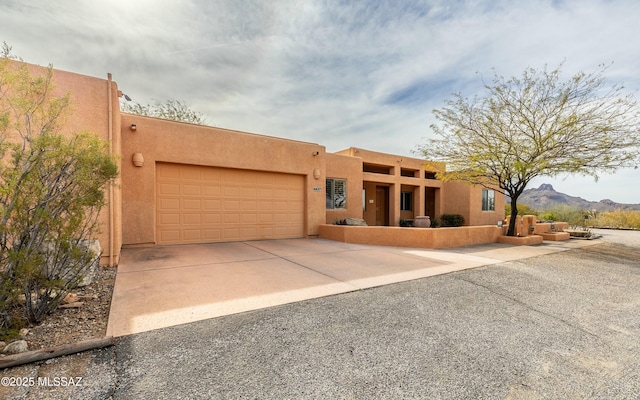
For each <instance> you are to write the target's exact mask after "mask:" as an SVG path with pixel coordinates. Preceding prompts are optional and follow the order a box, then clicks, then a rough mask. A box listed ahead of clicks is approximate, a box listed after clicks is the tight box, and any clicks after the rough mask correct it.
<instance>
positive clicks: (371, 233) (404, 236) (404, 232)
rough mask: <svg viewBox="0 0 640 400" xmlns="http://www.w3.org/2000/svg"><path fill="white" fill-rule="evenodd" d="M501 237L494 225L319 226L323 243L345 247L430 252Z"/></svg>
mask: <svg viewBox="0 0 640 400" xmlns="http://www.w3.org/2000/svg"><path fill="white" fill-rule="evenodd" d="M501 235H502V228H499V227H497V226H495V225H494V226H489V225H485V226H462V227H457V228H438V229H431V228H401V227H382V226H339V225H321V226H320V237H321V238H323V239H329V240H336V241H339V242H345V243H357V244H372V245H379V246H398V247H417V248H420V247H422V248H429V249H448V248H452V247H460V246H470V245H476V244H482V243H495V242H497V241H498V238H500V237H501Z"/></svg>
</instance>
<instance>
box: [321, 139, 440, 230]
mask: <svg viewBox="0 0 640 400" xmlns="http://www.w3.org/2000/svg"><path fill="white" fill-rule="evenodd" d="M338 154H342V155H348V156H352V157H359V158H361V159H362V163H363V166H364V165H365V164H367V165H373V166H376V167H384V169H385V170H386V171H387V172H388V173H376V172H363V173H362V180H363V181H364V185H363V187H364V189H365V191H366V199H365V202H366V204H365V210H364V213H363V217H364V219H365V220H366V221H367V223H368V224H369V225H374V224H375V223H376V209H377V208H379V207H378V205H377V204H376V201H377V198H376V197H377V196H376V187H378V186H382V187H387V188H388V190H389V197H388V200H387V208H388V210H389V215H388V219H389V225H391V226H398V225H399V222H400V219H402V218H415V217H417V216H421V215H424V214H425V201H426V195H425V188H426V187H430V188H434V189H440V188H442V182H441V181H439V180H435V179H427V178H426V172H427V171H428V169H427V167H426V163H425V161H424V160H421V159H418V158H412V157H406V156H399V155H395V154H386V153H379V152H375V151H370V150H365V149H360V148H355V147H351V148H349V149H345V150H342V151H339V152H338ZM403 171H404V172H405V173H406V175H405V173H403ZM407 175H408V176H407ZM403 191H410V192H412V193H413V197H412V199H413V209H412V210H411V211H400V199H401V192H403ZM440 193H441V191H440V190H436V196H437V198H434V199H431V200H432V201H431V202H432V203H433V204H434V205H435V206H434V208H435V210H436V213H439V212H440V208H441V204H442V200H441V198H440V197H439V196H440V195H441V194H440ZM327 221H329V220H327Z"/></svg>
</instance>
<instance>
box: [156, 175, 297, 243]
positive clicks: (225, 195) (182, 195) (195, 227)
mask: <svg viewBox="0 0 640 400" xmlns="http://www.w3.org/2000/svg"><path fill="white" fill-rule="evenodd" d="M156 191H157V192H156V224H157V226H156V228H157V229H156V241H157V243H158V244H178V243H207V242H232V241H242V240H256V239H283V238H298V237H303V236H304V177H303V176H301V175H291V174H280V173H273V172H263V171H249V170H239V169H229V168H217V167H203V166H196V165H184V164H169V163H158V164H156Z"/></svg>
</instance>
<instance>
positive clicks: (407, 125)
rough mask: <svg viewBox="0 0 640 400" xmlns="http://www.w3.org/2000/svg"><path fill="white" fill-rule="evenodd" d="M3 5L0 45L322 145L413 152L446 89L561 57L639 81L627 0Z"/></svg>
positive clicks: (238, 123)
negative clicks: (109, 75)
mask: <svg viewBox="0 0 640 400" xmlns="http://www.w3.org/2000/svg"><path fill="white" fill-rule="evenodd" d="M0 8H1V11H2V15H3V24H2V26H0V40H6V41H7V42H8V43H9V44H10V45H13V46H14V50H15V52H16V53H17V54H18V55H19V56H21V57H23V58H24V59H26V60H27V61H29V62H34V63H39V64H47V63H50V62H51V63H53V64H54V66H55V67H57V68H61V69H65V70H70V71H74V72H79V73H83V74H88V75H93V76H106V73H107V72H112V73H113V75H114V79H115V80H116V81H117V82H118V84H119V87H120V88H121V89H122V90H123V91H124V92H125V93H127V94H128V95H130V96H131V97H133V99H134V100H135V101H139V102H141V103H146V102H151V101H153V100H154V99H166V98H175V99H179V100H185V101H187V102H189V103H190V104H191V105H192V106H193V107H194V108H196V109H197V110H199V111H201V112H203V113H205V114H206V115H207V117H208V119H209V120H210V121H212V123H214V124H216V125H218V126H222V127H226V128H232V129H239V130H246V131H250V132H258V133H263V134H270V135H276V136H281V137H288V138H291V139H296V140H305V141H310V142H316V143H320V144H323V145H326V146H327V148H328V149H330V150H339V149H342V148H346V147H349V146H358V147H365V148H371V149H372V150H377V151H386V152H395V153H399V154H402V155H411V150H412V149H414V148H415V147H416V145H417V144H418V143H420V142H422V141H423V138H424V137H428V136H429V135H430V134H431V131H430V129H429V124H430V123H431V122H433V116H432V114H431V110H432V109H433V108H440V107H442V106H443V105H444V103H445V101H446V99H448V98H449V97H450V96H451V94H452V93H454V92H461V93H463V94H464V95H466V96H473V95H474V94H475V93H478V92H479V91H480V90H481V89H482V81H481V79H482V78H485V79H490V77H491V76H492V74H493V70H492V68H495V72H496V73H498V74H501V75H504V76H507V77H510V76H518V75H520V74H521V72H522V71H523V70H524V69H525V68H526V67H541V66H543V65H545V64H548V65H549V66H550V67H554V66H557V65H558V64H560V63H561V62H562V61H563V60H565V63H564V70H565V73H566V74H567V75H571V74H573V73H575V72H577V71H579V70H586V71H593V70H595V69H596V67H597V65H599V64H602V63H610V62H613V65H612V66H611V67H610V68H609V70H608V71H607V76H608V77H609V78H610V79H611V80H612V82H624V83H625V84H626V86H627V87H628V88H629V89H630V90H638V89H639V88H640V78H639V77H638V74H637V65H638V62H639V61H640V47H639V46H637V43H638V42H640V28H639V27H638V24H637V17H638V15H640V3H638V2H636V1H633V0H555V1H552V0H532V1H526V2H513V1H509V0H477V1H462V0H458V1H451V0H431V1H420V0H413V1H403V2H397V1H384V0H379V1H374V2H371V1H339V0H326V1H318V0H313V1H312V0H291V1H285V0H282V1H268V2H265V1H261V0H254V1H251V0H247V1H233V0H213V1H209V0H190V1H187V0H185V1H180V2H174V1H168V0H155V1H151V0H136V1H130V0H110V1H109V2H107V3H104V2H102V3H101V2H88V1H82V0H67V1H62V2H55V3H52V2H45V1H41V0H21V1H17V0H4V1H3V2H2V5H1V6H0ZM605 179H606V178H603V179H602V180H601V181H600V183H599V184H597V185H596V187H602V183H603V181H605ZM632 179H633V178H632ZM635 182H636V183H637V184H640V181H638V178H636V181H635ZM605 184H606V182H605ZM620 193H621V194H620V196H623V192H622V191H620ZM638 201H639V202H640V199H639V200H638Z"/></svg>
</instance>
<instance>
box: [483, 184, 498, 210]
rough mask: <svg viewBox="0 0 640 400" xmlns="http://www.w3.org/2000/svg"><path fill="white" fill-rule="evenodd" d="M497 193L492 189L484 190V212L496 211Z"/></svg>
mask: <svg viewBox="0 0 640 400" xmlns="http://www.w3.org/2000/svg"><path fill="white" fill-rule="evenodd" d="M495 196H496V195H495V192H494V191H493V190H491V189H482V211H495V210H496V202H495Z"/></svg>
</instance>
